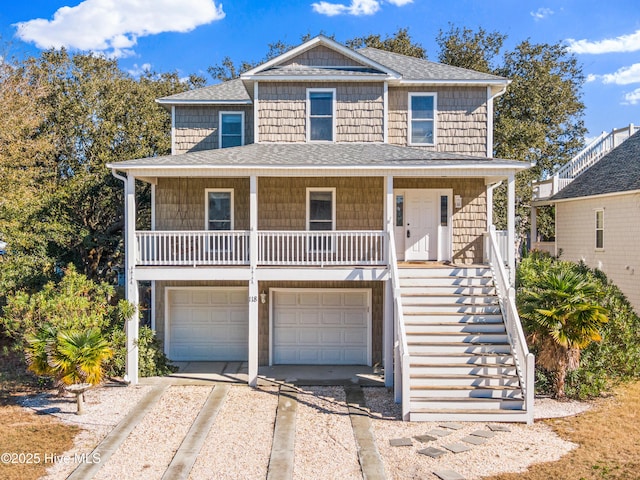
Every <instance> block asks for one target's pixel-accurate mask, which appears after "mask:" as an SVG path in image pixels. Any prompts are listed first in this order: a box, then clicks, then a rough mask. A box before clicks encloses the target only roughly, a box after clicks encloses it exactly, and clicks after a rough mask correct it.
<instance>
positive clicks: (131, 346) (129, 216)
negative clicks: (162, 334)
mask: <svg viewBox="0 0 640 480" xmlns="http://www.w3.org/2000/svg"><path fill="white" fill-rule="evenodd" d="M124 223H125V268H126V274H125V275H126V277H125V278H126V283H127V288H126V296H127V300H128V301H129V302H130V303H132V304H133V306H134V311H133V314H132V316H131V317H130V318H128V319H127V320H126V325H125V330H126V334H127V357H126V360H125V380H126V381H128V382H130V383H131V384H132V385H137V383H138V327H139V323H140V322H139V319H138V282H137V281H136V276H135V267H136V259H135V257H136V179H135V177H134V176H133V175H131V174H130V175H129V176H128V177H127V182H126V186H125V204H124Z"/></svg>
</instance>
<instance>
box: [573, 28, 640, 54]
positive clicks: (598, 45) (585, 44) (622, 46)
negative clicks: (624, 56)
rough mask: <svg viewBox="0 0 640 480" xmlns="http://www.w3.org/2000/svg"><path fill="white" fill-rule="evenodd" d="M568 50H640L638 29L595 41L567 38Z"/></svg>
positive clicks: (597, 51) (602, 51)
mask: <svg viewBox="0 0 640 480" xmlns="http://www.w3.org/2000/svg"><path fill="white" fill-rule="evenodd" d="M567 43H568V44H569V51H571V52H573V53H578V54H580V53H591V54H600V53H620V52H637V51H638V50H640V30H637V31H636V32H635V33H630V34H629V35H621V36H619V37H616V38H607V39H605V40H599V41H596V42H590V41H589V40H574V39H573V38H569V39H567Z"/></svg>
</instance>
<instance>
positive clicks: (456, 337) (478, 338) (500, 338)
mask: <svg viewBox="0 0 640 480" xmlns="http://www.w3.org/2000/svg"><path fill="white" fill-rule="evenodd" d="M406 333H407V344H409V345H416V344H421V343H441V342H464V343H473V344H475V343H497V344H508V343H509V337H508V336H507V334H506V332H504V331H503V332H497V333H492V332H489V333H485V332H460V331H454V332H447V331H431V332H426V333H425V332H409V331H407V332H406Z"/></svg>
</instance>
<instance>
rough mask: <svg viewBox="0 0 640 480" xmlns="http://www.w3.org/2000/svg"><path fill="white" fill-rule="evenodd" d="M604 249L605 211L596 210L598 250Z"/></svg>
mask: <svg viewBox="0 0 640 480" xmlns="http://www.w3.org/2000/svg"><path fill="white" fill-rule="evenodd" d="M603 248H604V210H596V249H599V250H600V249H603Z"/></svg>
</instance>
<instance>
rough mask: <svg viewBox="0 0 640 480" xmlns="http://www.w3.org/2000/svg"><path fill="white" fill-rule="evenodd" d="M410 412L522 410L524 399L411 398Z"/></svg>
mask: <svg viewBox="0 0 640 480" xmlns="http://www.w3.org/2000/svg"><path fill="white" fill-rule="evenodd" d="M409 405H410V407H409V408H410V410H411V412H416V413H418V412H425V411H427V410H443V409H447V410H450V411H451V410H475V409H481V410H522V409H523V408H524V400H521V399H517V398H514V399H509V398H459V397H441V398H431V399H428V400H420V399H416V400H414V399H413V398H412V399H411V401H410V402H409Z"/></svg>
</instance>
